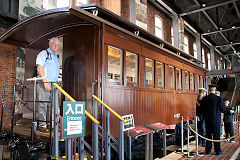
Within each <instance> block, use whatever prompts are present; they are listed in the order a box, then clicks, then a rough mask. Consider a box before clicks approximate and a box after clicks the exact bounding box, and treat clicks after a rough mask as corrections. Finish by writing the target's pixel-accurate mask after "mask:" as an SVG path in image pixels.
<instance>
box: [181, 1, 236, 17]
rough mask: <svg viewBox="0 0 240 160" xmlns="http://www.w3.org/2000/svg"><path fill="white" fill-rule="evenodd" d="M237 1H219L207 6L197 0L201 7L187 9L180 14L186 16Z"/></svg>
mask: <svg viewBox="0 0 240 160" xmlns="http://www.w3.org/2000/svg"><path fill="white" fill-rule="evenodd" d="M236 1H238V0H229V1H227V2H222V3H217V4H214V5H211V6H207V7H201V4H200V3H199V2H198V1H197V4H198V5H199V7H200V8H199V9H195V10H192V11H186V10H185V11H183V12H182V13H180V16H186V15H189V14H193V13H197V12H202V11H205V10H207V9H211V8H216V7H219V6H223V5H226V4H229V3H233V2H236ZM194 2H195V3H196V0H194Z"/></svg>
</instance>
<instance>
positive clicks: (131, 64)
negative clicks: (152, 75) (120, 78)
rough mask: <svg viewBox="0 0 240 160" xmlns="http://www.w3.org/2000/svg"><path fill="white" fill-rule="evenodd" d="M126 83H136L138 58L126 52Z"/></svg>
mask: <svg viewBox="0 0 240 160" xmlns="http://www.w3.org/2000/svg"><path fill="white" fill-rule="evenodd" d="M126 81H127V82H130V83H129V84H132V83H131V82H133V85H134V83H135V85H136V83H137V81H138V56H137V55H136V54H134V53H130V52H126Z"/></svg>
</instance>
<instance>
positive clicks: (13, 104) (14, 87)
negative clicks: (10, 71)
mask: <svg viewBox="0 0 240 160" xmlns="http://www.w3.org/2000/svg"><path fill="white" fill-rule="evenodd" d="M15 91H16V86H15V85H14V86H13V101H12V120H11V137H12V136H13V125H14V118H13V117H14V113H15ZM35 133H36V132H35Z"/></svg>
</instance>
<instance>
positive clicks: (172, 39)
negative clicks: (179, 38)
mask: <svg viewBox="0 0 240 160" xmlns="http://www.w3.org/2000/svg"><path fill="white" fill-rule="evenodd" d="M171 41H172V45H174V37H173V27H172V26H171Z"/></svg>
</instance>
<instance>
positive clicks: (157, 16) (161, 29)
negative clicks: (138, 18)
mask: <svg viewBox="0 0 240 160" xmlns="http://www.w3.org/2000/svg"><path fill="white" fill-rule="evenodd" d="M156 18H158V19H159V20H160V21H161V27H159V26H157V25H156ZM156 28H157V29H159V30H160V31H161V35H162V36H161V37H160V36H158V35H157V32H156ZM154 35H155V36H156V37H158V38H160V39H163V40H164V29H163V19H162V17H160V16H159V15H154Z"/></svg>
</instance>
